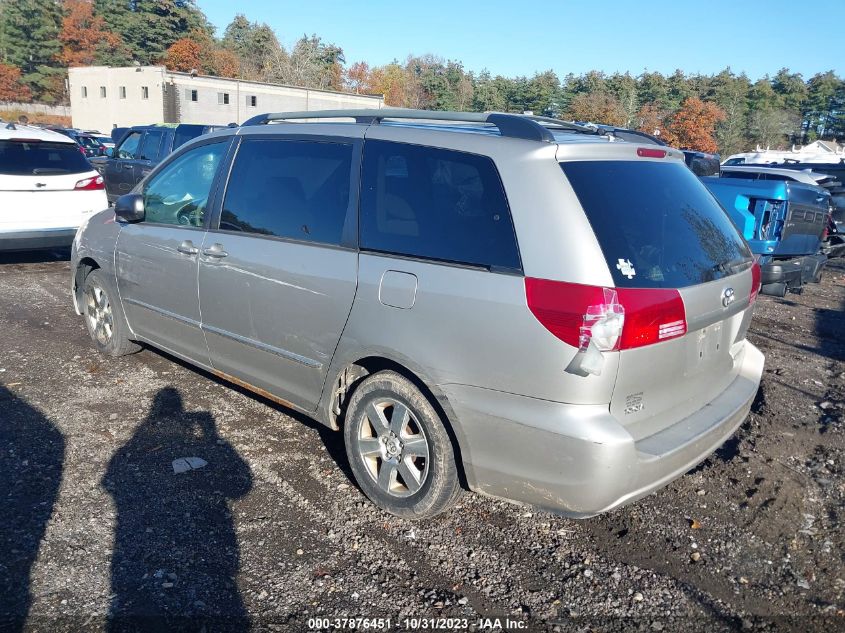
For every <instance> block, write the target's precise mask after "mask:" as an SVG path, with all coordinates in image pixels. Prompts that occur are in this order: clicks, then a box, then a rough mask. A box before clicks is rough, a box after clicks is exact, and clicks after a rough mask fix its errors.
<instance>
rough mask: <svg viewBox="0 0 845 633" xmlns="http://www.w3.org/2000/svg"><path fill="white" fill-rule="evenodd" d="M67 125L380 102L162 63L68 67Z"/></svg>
mask: <svg viewBox="0 0 845 633" xmlns="http://www.w3.org/2000/svg"><path fill="white" fill-rule="evenodd" d="M68 90H69V92H70V106H71V119H72V121H73V126H74V127H77V128H82V129H85V130H100V131H101V132H108V131H109V130H110V129H111V128H113V127H116V126H118V127H126V126H130V125H146V124H152V123H206V124H217V125H220V124H222V125H226V124H228V123H243V122H244V121H245V120H246V119H248V118H250V117H252V116H254V115H256V114H261V113H263V112H284V111H292V110H325V109H335V108H381V107H383V106H384V97H381V96H371V95H359V94H353V93H347V92H334V91H330V90H314V89H311V88H297V87H294V86H283V85H279V84H267V83H261V82H257V81H243V80H240V79H226V78H223V77H208V76H204V75H192V74H191V73H182V72H174V71H170V70H167V69H166V68H165V67H164V66H130V67H126V68H112V67H109V66H82V67H79V68H70V69H68Z"/></svg>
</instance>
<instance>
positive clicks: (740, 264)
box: [713, 257, 753, 275]
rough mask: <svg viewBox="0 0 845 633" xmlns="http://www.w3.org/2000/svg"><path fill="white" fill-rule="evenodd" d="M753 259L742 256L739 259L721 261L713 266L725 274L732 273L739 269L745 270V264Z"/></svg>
mask: <svg viewBox="0 0 845 633" xmlns="http://www.w3.org/2000/svg"><path fill="white" fill-rule="evenodd" d="M751 261H753V260H751V259H749V258H747V257H742V258H740V259H731V260H728V261H726V262H721V263H719V264H716V265H715V266H713V269H714V270H718V271H719V272H722V273H725V274H727V275H733V274H734V273H738V272H740V270H745V264H748V263H749V262H751Z"/></svg>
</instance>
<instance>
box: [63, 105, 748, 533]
mask: <svg viewBox="0 0 845 633" xmlns="http://www.w3.org/2000/svg"><path fill="white" fill-rule="evenodd" d="M315 117H316V118H318V119H320V121H319V122H313V123H309V122H302V120H303V119H304V120H306V121H307V119H311V118H315ZM338 119H343V120H346V121H349V120H350V119H351V120H352V121H353V122H343V121H342V120H338ZM291 120H298V121H300V122H292V121H291ZM444 123H445V125H444ZM147 133H148V130H146V129H145V130H144V131H143V132H141V133H140V134H139V138H138V140H137V142H135V143H134V149H133V158H118V160H138V158H137V152H140V151H143V150H141V149H139V148H140V147H142V146H143V145H144V143H145V140H144V138H142V137H143V135H145V134H147ZM622 135H623V132H622V131H620V132H619V136H622ZM611 141H612V142H611ZM125 143H126V140H124V141H122V142H121V143H120V144H118V147H117V153H118V155H119V154H120V152H121V149H122V148H124V144H125ZM106 173H108V172H106ZM633 209H635V210H636V212H632V210H633ZM71 269H72V275H73V289H74V290H73V300H74V304H75V307H76V309H77V312H78V313H79V314H81V315H82V316H83V317H84V322H85V324H86V327H87V329H88V332H89V334H90V336H91V338H92V340H93V343H94V345H95V346H96V347H97V349H99V350H100V351H101V352H103V353H104V354H106V355H110V356H120V355H123V354H127V353H130V352H132V351H134V350H137V349H138V345H139V344H148V345H152V346H154V347H158V348H160V349H164V350H166V351H168V352H170V353H171V354H174V355H176V356H178V357H180V358H183V359H185V360H187V361H189V362H191V363H194V364H196V365H198V366H200V367H203V368H205V369H207V370H208V371H211V372H213V373H214V374H215V375H217V376H220V377H222V378H224V379H227V380H230V381H232V382H234V383H236V384H238V385H241V386H243V387H245V388H247V389H252V390H254V391H256V392H257V393H260V394H262V395H264V396H265V397H269V398H271V399H273V400H276V401H278V402H282V403H284V404H286V405H287V406H289V407H292V408H294V409H296V410H298V411H301V412H303V413H305V414H307V415H310V416H312V417H314V418H316V419H317V420H318V421H320V422H322V423H323V424H325V425H327V426H329V427H331V428H333V429H338V430H340V429H342V430H343V434H344V440H345V444H346V450H347V454H348V457H349V463H350V465H351V469H352V472H353V473H354V475H355V477H356V480H357V481H358V483H359V485H360V487H361V489H362V490H363V491H364V492H365V493H366V494H367V495H368V496H369V497H370V499H372V500H373V501H374V502H375V503H376V504H377V505H379V506H380V507H382V508H384V509H385V510H387V511H389V512H392V513H394V514H397V515H400V516H405V517H409V518H422V517H428V516H433V515H435V514H437V513H438V512H441V511H443V510H445V509H447V508H448V507H450V505H452V503H453V502H454V500H455V498H456V496H457V494H458V493H459V491H460V482H461V481H465V482H466V483H467V484H468V486H469V487H470V488H471V489H473V490H476V491H478V492H481V493H484V494H489V495H494V496H498V497H504V498H508V499H513V500H518V501H523V502H528V503H531V504H535V505H538V506H541V507H543V508H547V509H550V510H553V511H556V512H561V513H565V514H568V515H571V516H576V517H584V516H590V515H593V514H596V513H599V512H604V511H607V510H610V509H612V508H615V507H617V506H619V505H622V504H625V503H629V502H631V501H634V500H635V499H638V498H640V497H642V496H644V495H646V494H648V493H650V492H651V491H653V490H655V489H656V488H659V487H661V486H663V485H665V484H666V483H668V482H669V481H671V480H672V479H674V478H676V477H679V476H680V475H682V474H683V473H685V472H686V471H688V470H689V469H690V468H691V467H692V466H694V465H695V464H697V463H698V462H700V461H701V460H703V459H704V458H705V457H706V456H707V455H708V454H709V453H710V452H711V451H713V450H715V448H716V447H718V446H719V445H720V444H721V443H722V442H724V441H725V439H727V438H728V437H729V436H730V435H731V434H732V433H733V432H734V430H735V429H736V428H737V427H738V426H739V425H740V424H741V423H742V421H743V420H744V418H745V416H746V414H747V413H748V411H749V408H750V406H751V403H752V401H753V399H754V397H755V394H756V392H757V388H758V385H759V382H760V377H761V374H762V369H763V356H762V354H761V353H760V352H759V351H758V350H757V349H756V348H755V347H754V346H753V345H752V344H751V343H750V342H748V341H747V340H746V332H747V329H748V325H749V322H750V320H751V316H752V310H753V305H754V302H755V300H756V298H757V294H758V291H759V287H760V268H759V266H758V264H757V263H756V262H755V260H754V257H753V254H752V252H751V250H750V249H749V247H748V245H747V243H746V241H745V240H744V239H743V237H742V235H741V234H740V233H739V231H738V230H737V228H736V227H735V226H734V225H733V224H732V223H731V221H730V219H729V218H728V216H727V215H726V214H725V212H724V211H723V209H722V208H721V207H720V206H719V204H718V203H717V202H716V200H715V199H714V197H713V196H712V195H710V194H709V193H708V191H707V189H706V188H705V187H704V185H703V184H702V183H701V181H700V180H699V179H698V178H697V177H696V176H695V175H694V174H693V173H692V172H691V171H690V170H689V169H688V168H687V167H686V165H685V162H684V155H683V154H682V153H681V152H680V151H678V150H675V149H672V148H669V147H661V146H656V145H654V144H651V143H649V142H648V141H647V140H646V139H643V138H642V137H639V136H637V135H635V134H634V135H630V140H626V139H624V138H616V139H615V140H614V139H612V138H611V137H610V135H609V134H606V133H603V132H602V131H601V130H597V129H595V127H588V126H582V125H576V124H569V123H564V122H562V121H555V120H549V119H543V118H541V117H533V116H525V115H506V114H476V113H458V112H454V113H448V112H447V113H443V112H430V111H413V110H411V111H408V110H391V109H382V110H361V111H333V112H306V113H302V112H300V113H289V114H287V115H284V114H279V115H264V116H261V117H256V118H254V119H251V120H250V121H248V122H246V123H245V124H244V125H243V126H241V127H239V128H237V129H226V130H218V131H215V132H213V133H211V134H206V135H204V136H202V137H200V138H196V139H194V140H193V141H190V142H188V143H186V144H185V145H183V146H181V147H179V148H178V149H177V150H176V151H175V152H174V153H173V154H171V155H170V156H167V157H166V158H165V159H164V160H163V161H161V162H160V163H159V164H158V165H156V166H150V173H149V174H148V175H147V176H146V177H145V178H144V179H143V180H142V181H141V183H140V185H138V186H136V187H135V188H134V189H133V190H132V193H129V194H125V195H123V196H120V197H119V198H118V199H117V201H116V204H115V208H114V210H113V211H112V210H106V211H103V212H101V213H99V214H96V215H94V216H93V217H91V218H90V219H88V220H87V222H86V223H85V224H84V225H83V227H82V228H81V229H80V231H79V232H78V234H77V236H76V239H75V240H74V244H73V252H72V257H71Z"/></svg>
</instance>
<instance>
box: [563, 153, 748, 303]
mask: <svg viewBox="0 0 845 633" xmlns="http://www.w3.org/2000/svg"><path fill="white" fill-rule="evenodd" d="M561 167H562V168H563V172H564V173H565V174H566V177H567V178H568V179H569V182H570V184H571V185H572V188H573V189H574V190H575V194H576V195H577V196H578V200H579V201H580V202H581V206H582V207H583V208H584V212H585V213H586V214H587V218H588V219H589V220H590V224H591V225H592V227H593V231H594V232H595V235H596V238H597V239H598V242H599V245H600V246H601V249H602V251H603V252H604V257H605V259H606V261H607V265H608V267H609V268H610V272H611V274H612V275H613V281H614V282H615V284H616V285H617V286H620V287H623V288H683V287H686V286H692V285H695V284H700V283H705V282H708V281H713V280H715V279H720V278H722V277H726V276H728V275H730V274H733V273H735V272H738V271H739V270H743V269H744V268H745V267H747V265H748V264H750V262H751V252H750V251H749V250H748V246H747V245H746V243H745V241H744V240H743V239H742V237H741V236H740V235H739V233H738V232H737V230H736V228H735V227H734V225H733V223H731V220H730V218H729V217H728V215H727V214H726V213H725V211H724V210H723V209H722V207H721V206H719V204H718V203H717V202H716V199H715V198H714V197H713V196H712V195H711V194H710V192H709V191H707V189H706V188H705V187H704V185H703V184H702V183H701V182H700V181H699V180H698V178H696V177H695V175H694V174H693V173H692V172H691V171H690V170H689V169H687V167H686V166H685V165H684V164H682V163H675V162H665V163H663V162H657V161H586V162H581V161H578V162H565V163H561Z"/></svg>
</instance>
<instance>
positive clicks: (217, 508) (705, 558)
mask: <svg viewBox="0 0 845 633" xmlns="http://www.w3.org/2000/svg"><path fill="white" fill-rule="evenodd" d="M68 275H69V270H68V264H67V262H66V261H65V260H62V259H51V257H50V256H47V255H44V256H41V257H31V256H30V257H11V256H5V257H4V258H3V259H0V501H2V502H3V505H2V509H3V513H4V514H5V517H4V518H3V520H2V521H0V630H3V631H5V630H10V631H19V630H31V631H80V630H86V631H87V630H93V631H98V630H111V631H118V630H150V629H162V630H164V629H166V630H173V629H181V630H195V631H203V630H204V631H220V630H260V631H263V630H278V631H287V630H291V631H298V630H308V629H309V619H311V618H315V617H325V618H329V619H330V620H334V619H335V618H344V617H385V618H386V617H389V618H391V626H392V630H398V629H402V630H412V629H414V628H422V624H423V623H419V624H418V625H417V626H416V627H415V626H414V623H413V622H408V623H406V622H404V618H406V617H409V618H410V617H423V618H427V617H444V618H445V617H449V618H456V619H457V620H456V621H454V622H451V623H447V622H444V623H443V624H444V625H445V624H454V625H458V626H455V627H453V628H451V629H450V628H446V630H453V629H454V630H463V629H462V628H460V627H461V626H462V625H463V624H464V623H466V624H468V625H471V626H470V628H474V629H478V630H483V629H484V628H485V627H484V626H482V625H486V624H491V625H495V624H496V621H495V620H488V621H484V620H482V621H481V622H479V619H483V618H491V619H493V618H500V621H499V624H500V625H501V626H500V627H499V630H501V629H506V628H507V626H508V623H507V622H506V621H505V618H506V617H507V618H508V619H509V621H510V628H511V630H531V631H534V630H537V631H551V630H563V631H570V630H572V631H587V630H595V631H615V630H641V631H660V630H664V631H675V630H684V631H699V630H700V631H722V630H765V631H775V630H795V631H833V630H845V564H843V563H844V562H845V561H843V556H845V548H844V547H843V530H842V518H843V512H845V506H843V499H844V498H845V477H843V467H845V462H843V451H845V435H844V432H843V415H845V312H844V311H843V310H845V265H843V264H835V265H833V266H831V267H830V269H829V270H828V272H827V275H826V277H825V280H824V281H823V283H822V284H821V285H819V286H810V287H809V288H807V290H805V292H804V294H802V295H800V296H799V295H790V296H789V297H787V299H785V300H781V299H773V298H770V297H763V298H761V300H760V301H759V303H758V306H757V308H756V315H755V318H754V322H753V324H752V328H751V330H752V331H751V334H750V337H751V340H752V341H753V342H754V343H755V344H756V345H758V346H759V347H760V348H761V349H762V350H763V352H764V353H765V354H766V370H765V374H764V378H763V384H762V387H761V390H760V393H759V396H758V398H757V401H756V402H755V405H754V407H753V411H752V414H751V416H750V417H749V419H748V421H747V422H746V423H745V424H744V425H743V426H742V427H741V429H740V430H739V431H738V433H737V434H736V436H735V438H734V439H732V440H731V441H729V442H728V444H726V445H725V446H724V447H723V448H722V449H720V450H719V451H718V453H717V454H716V455H714V456H712V457H711V458H710V459H708V460H707V461H706V462H704V463H703V464H702V465H701V466H699V467H698V468H696V469H695V470H693V471H692V472H690V473H688V474H687V475H686V476H684V477H682V478H681V479H679V480H677V481H676V482H674V483H673V484H671V485H670V486H668V487H667V488H665V489H664V490H661V491H660V492H658V493H657V494H654V495H651V496H650V497H647V498H645V499H643V500H641V501H640V502H638V503H636V504H635V505H633V506H629V507H626V508H623V509H621V510H618V511H616V512H613V513H610V514H608V515H605V516H601V517H597V518H593V519H589V520H585V521H573V520H569V519H564V518H560V517H556V516H553V515H550V514H546V513H543V512H538V511H536V510H534V509H532V508H528V507H522V506H518V505H514V504H509V503H505V502H501V501H496V500H492V499H488V498H484V497H481V496H477V495H473V494H466V495H464V497H463V498H462V500H461V502H460V504H459V506H458V507H457V508H455V509H454V510H453V511H451V512H450V513H448V514H447V515H445V516H441V517H438V518H436V519H433V520H430V521H427V522H423V523H418V524H413V523H410V522H407V521H404V520H401V519H397V518H394V517H391V516H388V515H386V514H384V513H383V512H381V511H379V510H377V509H376V508H375V507H374V506H372V505H371V504H370V503H369V502H368V501H367V500H366V499H365V498H364V496H363V495H362V494H361V492H360V491H359V490H358V488H357V487H356V486H355V484H354V482H353V481H352V479H351V474H350V471H349V468H348V465H347V463H346V461H345V456H344V451H343V445H342V438H341V436H340V434H336V433H333V432H331V431H329V430H327V429H324V428H323V427H321V426H319V425H318V424H316V423H314V422H312V421H309V420H308V419H306V418H304V417H302V416H300V415H298V414H294V413H291V412H290V411H288V410H285V409H283V408H281V407H279V406H276V405H274V404H272V403H270V402H268V401H265V400H262V399H259V398H257V397H254V396H252V395H250V394H248V393H246V392H243V391H240V390H239V389H237V388H234V387H232V386H231V385H228V384H226V383H223V382H221V381H219V380H217V379H215V378H214V377H212V376H209V375H207V374H205V373H203V372H200V371H197V370H194V369H192V368H190V367H188V366H187V365H184V364H182V363H180V362H178V361H175V360H174V359H172V358H169V357H166V356H163V355H161V354H159V353H156V352H153V351H149V350H144V351H142V352H141V353H139V354H136V355H133V356H129V357H125V358H122V359H117V360H110V359H106V358H104V357H102V356H99V355H98V354H97V353H96V352H95V351H94V348H93V347H92V345H91V344H90V343H89V340H88V338H87V335H86V333H85V328H84V325H83V323H82V321H81V319H80V318H78V317H76V316H75V315H74V314H73V310H72V307H71V304H70V298H69V293H68V284H69V277H68ZM180 457H199V458H201V459H202V460H205V461H206V462H207V465H205V466H203V467H201V468H199V469H196V470H189V471H188V472H185V473H181V474H175V473H174V469H173V466H172V462H173V460H175V459H177V458H180ZM186 467H189V466H186ZM310 624H311V625H313V624H314V622H313V621H312V622H311V623H310ZM331 624H333V625H334V624H343V622H340V623H336V622H331ZM435 624H437V623H436V622H435ZM517 627H519V628H517ZM429 628H430V627H429ZM488 628H489V627H488ZM493 629H495V626H493Z"/></svg>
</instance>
